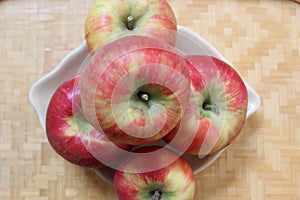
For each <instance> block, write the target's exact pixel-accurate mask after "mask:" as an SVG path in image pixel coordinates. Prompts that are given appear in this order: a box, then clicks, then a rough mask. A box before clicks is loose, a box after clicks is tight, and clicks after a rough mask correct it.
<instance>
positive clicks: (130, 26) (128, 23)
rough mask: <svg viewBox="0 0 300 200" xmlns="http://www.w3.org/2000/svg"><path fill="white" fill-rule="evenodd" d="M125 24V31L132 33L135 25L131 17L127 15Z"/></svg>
mask: <svg viewBox="0 0 300 200" xmlns="http://www.w3.org/2000/svg"><path fill="white" fill-rule="evenodd" d="M125 24H126V26H127V29H128V30H130V31H132V30H133V29H134V27H135V26H134V25H135V20H134V18H133V16H131V15H129V16H128V17H127V21H126V23H125Z"/></svg>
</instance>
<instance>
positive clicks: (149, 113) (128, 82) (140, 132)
mask: <svg viewBox="0 0 300 200" xmlns="http://www.w3.org/2000/svg"><path fill="white" fill-rule="evenodd" d="M189 94H190V82H189V70H188V67H187V65H186V61H185V59H184V58H183V57H182V56H181V55H180V54H178V52H177V51H176V50H175V49H174V48H173V47H171V46H170V45H168V44H167V43H163V42H161V41H158V40H155V39H153V38H150V37H144V36H126V37H122V38H120V39H117V40H115V41H113V42H111V43H108V44H107V45H105V46H103V48H101V49H100V50H99V51H98V52H97V53H96V54H95V55H94V56H93V57H92V59H91V60H90V62H88V63H87V66H86V67H85V70H84V72H83V75H82V81H81V100H82V107H83V112H84V115H85V117H86V118H87V119H88V121H89V122H90V123H91V124H92V125H93V126H94V127H95V128H96V129H97V130H98V131H101V132H103V133H104V134H105V135H106V136H107V137H108V138H109V139H111V140H113V141H118V142H121V143H125V144H132V145H140V144H147V143H151V142H154V141H157V140H159V139H160V138H162V137H163V136H165V135H166V134H167V133H169V132H170V131H171V130H172V129H173V128H174V127H175V126H176V124H177V123H178V122H179V120H180V118H181V114H182V113H183V112H182V110H184V109H185V107H186V105H187V102H188V100H189Z"/></svg>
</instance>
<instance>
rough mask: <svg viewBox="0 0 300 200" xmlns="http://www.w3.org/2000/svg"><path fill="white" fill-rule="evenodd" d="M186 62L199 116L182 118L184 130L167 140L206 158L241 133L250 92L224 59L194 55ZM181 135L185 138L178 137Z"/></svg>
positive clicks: (188, 115) (176, 146) (174, 131)
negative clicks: (177, 135)
mask: <svg viewBox="0 0 300 200" xmlns="http://www.w3.org/2000/svg"><path fill="white" fill-rule="evenodd" d="M186 60H187V61H188V63H189V64H188V67H189V69H190V79H191V88H192V92H193V94H194V97H195V98H194V99H191V100H192V102H193V101H194V104H192V105H193V109H191V110H194V111H195V110H197V113H196V114H195V113H193V114H187V115H186V116H185V117H184V118H182V121H181V127H180V130H179V126H177V128H175V129H174V130H173V131H172V132H171V133H170V134H168V135H167V136H166V137H165V138H164V140H165V141H166V142H171V144H172V146H173V147H175V148H176V149H179V150H181V151H185V152H187V153H190V154H194V155H199V156H205V155H207V154H212V153H215V152H217V151H219V150H221V149H223V148H224V147H226V146H227V145H229V144H230V143H231V142H232V141H233V140H234V139H235V138H236V137H237V136H238V134H239V133H240V132H241V130H242V128H243V125H244V122H245V119H246V113H247V105H248V93H247V88H246V86H245V84H244V82H243V80H242V78H241V76H240V75H239V74H238V73H237V72H236V71H235V70H234V69H233V68H232V67H231V66H230V65H229V64H227V63H225V62H223V61H221V60H220V59H217V58H214V57H210V56H201V55H192V56H187V57H186ZM195 105H197V106H196V107H195ZM177 132H182V134H185V137H176V138H175V136H176V134H177ZM187 144H190V145H189V148H187V149H186V146H187ZM183 147H184V149H183Z"/></svg>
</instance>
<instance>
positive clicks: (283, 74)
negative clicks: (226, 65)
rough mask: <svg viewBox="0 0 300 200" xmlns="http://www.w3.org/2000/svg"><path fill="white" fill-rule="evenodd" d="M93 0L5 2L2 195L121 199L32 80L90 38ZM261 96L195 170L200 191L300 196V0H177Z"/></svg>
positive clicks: (222, 195)
mask: <svg viewBox="0 0 300 200" xmlns="http://www.w3.org/2000/svg"><path fill="white" fill-rule="evenodd" d="M93 2H94V1H93V0H85V1H75V0H73V1H70V0H69V1H61V0H43V1H40V0H27V1H13V0H1V1H0V16H1V17H0V67H1V73H0V92H1V95H0V107H1V109H0V162H1V167H0V199H11V200H16V199H31V200H32V199H39V200H43V199H45V200H46V199H49V200H59V199H80V200H82V199H103V200H104V199H106V200H107V199H116V196H115V194H114V190H113V187H112V186H111V185H108V184H106V183H105V182H104V181H103V180H101V179H100V178H98V177H97V176H95V174H94V173H93V172H91V171H90V170H88V169H84V168H81V167H77V166H74V165H72V164H69V163H68V162H65V161H64V160H63V159H61V158H60V157H59V156H58V155H57V154H56V153H55V152H54V151H53V150H52V149H51V147H50V145H49V144H48V142H47V138H46V137H45V134H44V132H43V131H42V129H41V127H40V125H39V123H38V118H37V116H36V114H35V112H34V110H33V109H32V107H31V105H30V103H29V100H28V91H29V88H30V87H31V85H32V84H33V83H34V82H35V81H36V80H38V79H39V78H41V77H42V76H43V75H45V74H46V73H48V72H50V71H51V70H52V69H54V68H55V66H56V65H57V64H58V63H59V62H60V60H61V59H62V58H63V57H64V56H65V55H66V54H67V53H68V52H70V51H71V50H73V49H74V48H76V47H77V46H78V45H79V44H80V43H81V42H82V41H83V39H84V35H83V25H84V21H85V16H86V14H87V12H88V10H89V8H90V7H91V6H92V4H93ZM170 4H171V5H172V7H173V8H174V11H175V13H176V16H177V19H178V24H181V25H184V26H187V27H189V28H191V29H192V30H194V31H195V32H197V33H199V34H200V35H201V36H203V37H204V38H205V39H206V40H207V41H209V42H210V43H211V44H212V45H213V46H215V47H216V48H217V49H218V50H219V51H220V52H221V53H222V54H223V55H224V57H225V58H227V60H229V61H230V62H231V63H232V64H233V65H234V66H235V68H236V69H237V70H238V71H239V73H240V74H241V75H242V76H243V78H244V79H245V80H246V82H247V83H248V84H249V85H250V86H251V87H253V88H254V89H255V90H256V91H257V92H258V93H259V95H260V96H261V100H262V106H261V107H260V109H259V110H258V112H257V113H255V114H254V115H253V116H251V117H250V118H249V119H248V121H247V123H246V125H245V128H244V129H243V131H242V133H241V135H240V136H239V137H238V138H237V139H236V140H235V142H234V143H233V144H232V145H231V146H230V148H229V149H228V150H226V152H225V153H224V154H223V155H222V156H221V157H220V158H219V159H218V160H217V161H216V162H215V163H214V164H213V165H211V166H210V167H209V168H207V169H206V170H205V171H203V172H201V173H200V174H198V175H197V176H196V179H197V194H196V199H197V200H200V199H201V200H224V199H230V200H233V199H239V200H240V199H252V200H260V199H268V200H269V199H284V200H288V199H293V200H297V199H300V126H299V123H300V104H299V100H300V50H299V47H300V5H299V1H298V3H297V2H296V1H288V0H209V1H208V0H170Z"/></svg>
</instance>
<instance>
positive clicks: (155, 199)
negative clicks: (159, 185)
mask: <svg viewBox="0 0 300 200" xmlns="http://www.w3.org/2000/svg"><path fill="white" fill-rule="evenodd" d="M161 194H162V192H161V191H160V190H159V189H157V190H154V191H153V195H152V198H151V200H160V199H161Z"/></svg>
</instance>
